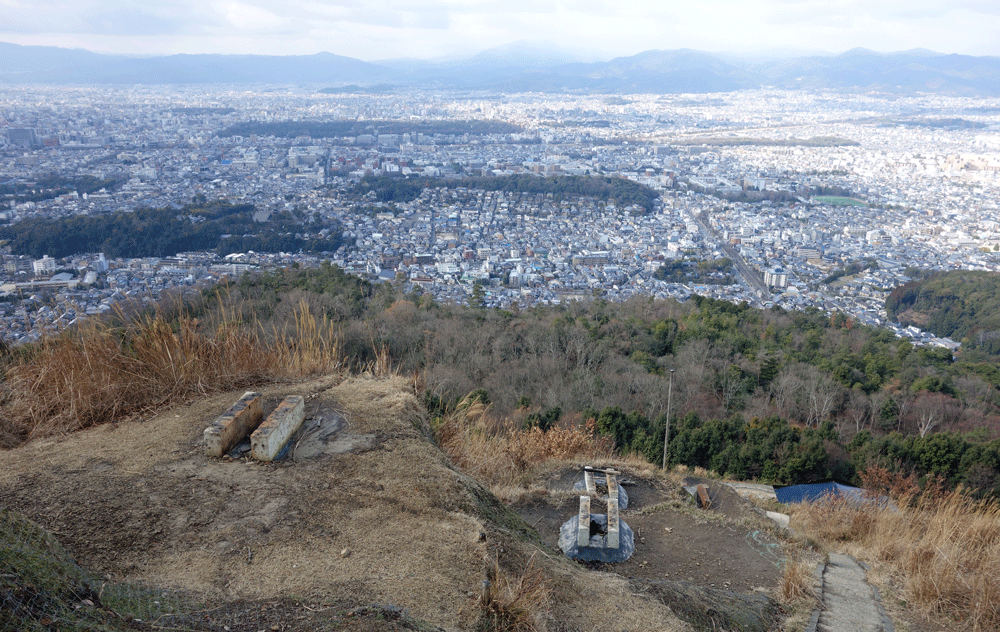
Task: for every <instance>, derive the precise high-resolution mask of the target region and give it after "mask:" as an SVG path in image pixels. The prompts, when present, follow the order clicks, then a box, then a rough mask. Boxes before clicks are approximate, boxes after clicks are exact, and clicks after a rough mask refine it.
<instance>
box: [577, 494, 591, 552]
mask: <svg viewBox="0 0 1000 632" xmlns="http://www.w3.org/2000/svg"><path fill="white" fill-rule="evenodd" d="M576 529H577V531H576V543H577V546H588V545H589V544H590V496H580V516H579V521H578V522H577V528H576Z"/></svg>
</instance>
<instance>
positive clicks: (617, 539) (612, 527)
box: [607, 496, 621, 549]
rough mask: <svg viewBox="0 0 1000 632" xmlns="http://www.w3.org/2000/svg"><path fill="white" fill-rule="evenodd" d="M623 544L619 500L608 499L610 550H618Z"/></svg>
mask: <svg viewBox="0 0 1000 632" xmlns="http://www.w3.org/2000/svg"><path fill="white" fill-rule="evenodd" d="M620 543H621V521H620V520H619V519H618V498H612V497H610V496H609V497H608V537H607V546H608V548H609V549H617V548H618V546H619V545H620Z"/></svg>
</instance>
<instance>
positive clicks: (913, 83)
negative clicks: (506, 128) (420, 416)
mask: <svg viewBox="0 0 1000 632" xmlns="http://www.w3.org/2000/svg"><path fill="white" fill-rule="evenodd" d="M0 83H53V84H61V83H67V84H137V83H142V84H186V83H201V84H204V83H218V84H321V85H323V86H326V87H332V88H335V87H337V86H343V85H348V84H350V85H352V86H360V87H361V88H362V89H363V88H365V87H366V86H372V87H374V88H375V89H377V90H378V91H380V92H384V91H386V89H387V87H390V86H398V87H400V88H405V87H412V86H418V87H426V88H437V89H460V90H462V89H474V90H496V91H505V92H528V91H533V92H581V93H599V94H600V93H606V94H637V93H661V94H671V93H673V94H677V93H687V92H693V93H706V92H722V91H729V90H739V89H748V88H760V87H774V88H785V89H827V90H840V91H853V92H873V91H874V92H884V93H893V94H913V93H918V92H930V93H939V94H955V95H968V96H998V95H1000V57H972V56H969V55H945V54H941V53H935V52H932V51H927V50H921V49H917V50H912V51H905V52H898V53H877V52H874V51H870V50H865V49H853V50H850V51H847V52H845V53H842V54H840V55H809V56H800V57H791V58H773V59H760V58H749V57H748V58H739V57H735V56H733V55H721V54H713V53H705V52H699V51H694V50H687V49H681V50H651V51H646V52H643V53H639V54H638V55H633V56H631V57H618V58H616V59H612V60H610V61H601V62H578V61H572V59H571V58H570V57H568V56H567V55H564V54H560V53H559V52H558V51H553V50H548V49H545V48H541V47H537V46H531V45H527V44H513V45H508V46H503V47H499V48H495V49H491V50H488V51H484V52H482V53H479V54H477V55H474V56H472V57H469V58H465V59H457V60H447V61H439V60H438V61H424V60H415V59H403V60H391V61H385V62H374V63H372V62H365V61H361V60H358V59H353V58H350V57H343V56H340V55H333V54H331V53H318V54H315V55H289V56H268V55H168V56H161V57H130V56H126V55H102V54H98V53H93V52H90V51H85V50H79V49H65V48H55V47H44V46H19V45H16V44H7V43H0Z"/></svg>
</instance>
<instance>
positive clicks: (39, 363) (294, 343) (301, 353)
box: [0, 303, 343, 448]
mask: <svg viewBox="0 0 1000 632" xmlns="http://www.w3.org/2000/svg"><path fill="white" fill-rule="evenodd" d="M342 364H343V358H342V357H341V353H340V345H339V338H338V336H337V332H336V331H334V329H333V327H332V325H331V324H330V323H329V321H327V320H325V319H317V318H316V317H315V316H314V315H313V314H311V313H310V311H309V308H308V306H307V305H306V304H305V303H302V304H301V305H300V306H299V308H298V309H297V310H296V312H295V322H294V326H293V327H292V328H291V329H290V330H288V331H271V332H266V331H264V328H263V327H262V326H261V324H260V323H239V322H238V321H237V320H235V319H227V318H222V319H221V322H220V324H218V325H216V326H214V327H211V328H209V327H206V326H203V325H202V324H200V323H199V322H198V321H197V320H195V319H192V318H187V317H181V318H178V319H176V320H173V321H168V320H167V319H166V318H164V317H163V316H162V315H159V314H153V315H145V316H136V317H131V318H128V317H125V316H124V315H121V314H119V318H117V319H115V321H111V320H107V321H91V322H88V323H85V324H84V325H83V326H81V327H79V328H77V329H75V330H72V331H66V332H63V333H62V334H60V335H58V336H54V337H50V338H46V339H43V340H42V341H41V342H39V343H38V344H36V345H33V346H32V347H29V348H25V349H22V350H19V352H18V353H16V354H14V355H12V356H11V357H10V358H9V363H8V365H7V367H6V376H5V380H4V381H3V384H2V388H3V391H4V392H3V400H2V404H0V447H4V448H10V447H14V446H16V445H18V444H19V443H21V442H23V441H26V440H28V439H32V438H35V437H39V436H44V435H49V434H55V433H64V432H70V431H74V430H79V429H82V428H87V427H90V426H94V425H98V424H101V423H107V422H112V421H119V420H122V419H124V418H127V417H130V416H132V415H135V414H138V413H143V412H146V411H151V410H155V409H157V408H159V407H161V406H163V405H165V404H167V403H169V402H173V401H178V400H183V399H184V398H187V397H189V396H192V395H196V394H201V393H206V392H210V391H218V390H228V389H235V388H243V387H258V386H259V385H261V384H262V383H266V382H269V381H273V380H275V379H284V378H291V377H299V376H304V375H310V374H315V373H319V372H330V371H336V370H339V368H340V367H341V366H342Z"/></svg>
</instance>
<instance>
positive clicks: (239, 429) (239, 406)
mask: <svg viewBox="0 0 1000 632" xmlns="http://www.w3.org/2000/svg"><path fill="white" fill-rule="evenodd" d="M263 418H264V411H263V409H262V408H261V395H260V393H254V392H252V391H247V392H246V393H244V394H243V397H241V398H239V400H237V402H236V403H235V404H233V405H232V406H230V407H229V410H227V411H226V412H224V413H222V415H221V416H220V417H219V418H218V419H216V420H215V421H213V422H212V425H211V426H209V427H208V428H205V456H214V457H221V456H222V455H224V454H226V453H227V452H229V451H230V450H232V449H233V446H235V445H236V444H237V443H239V442H240V441H242V440H243V437H245V436H247V435H248V434H250V433H251V432H253V429H254V428H256V427H257V426H258V425H260V420H261V419H263Z"/></svg>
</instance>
